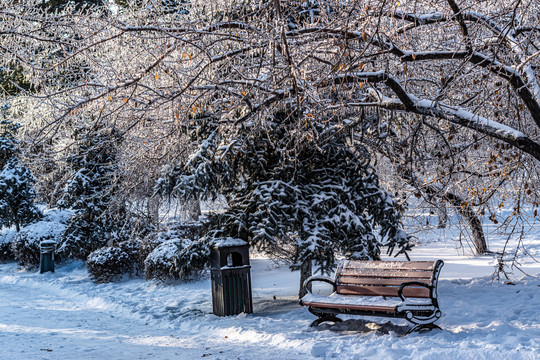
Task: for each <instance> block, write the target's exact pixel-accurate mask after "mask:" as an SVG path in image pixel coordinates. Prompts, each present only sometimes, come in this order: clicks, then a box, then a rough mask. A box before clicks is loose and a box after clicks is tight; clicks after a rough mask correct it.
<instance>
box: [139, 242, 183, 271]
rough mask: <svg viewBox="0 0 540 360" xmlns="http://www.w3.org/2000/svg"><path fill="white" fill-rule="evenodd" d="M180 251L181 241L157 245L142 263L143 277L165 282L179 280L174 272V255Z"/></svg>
mask: <svg viewBox="0 0 540 360" xmlns="http://www.w3.org/2000/svg"><path fill="white" fill-rule="evenodd" d="M181 249H182V240H180V239H172V240H167V241H165V242H163V243H161V244H159V245H158V246H157V247H156V248H155V249H154V250H153V251H152V252H151V253H150V254H149V255H148V256H147V258H146V260H145V261H144V275H145V277H146V278H147V279H158V280H162V281H165V280H167V279H168V278H172V279H179V278H180V274H178V273H177V272H176V271H174V268H175V266H174V263H175V258H176V254H177V253H178V252H179V251H181Z"/></svg>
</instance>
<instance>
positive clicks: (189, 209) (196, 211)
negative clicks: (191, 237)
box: [185, 200, 201, 221]
mask: <svg viewBox="0 0 540 360" xmlns="http://www.w3.org/2000/svg"><path fill="white" fill-rule="evenodd" d="M185 209H186V213H187V217H188V219H189V220H193V221H198V220H199V217H200V216H201V203H200V201H199V200H190V201H189V202H188V203H186V206H185Z"/></svg>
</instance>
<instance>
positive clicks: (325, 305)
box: [305, 302, 395, 313]
mask: <svg viewBox="0 0 540 360" xmlns="http://www.w3.org/2000/svg"><path fill="white" fill-rule="evenodd" d="M305 305H306V306H311V307H316V308H323V309H340V310H349V309H350V310H359V311H377V312H387V313H394V312H395V307H392V306H375V305H350V304H349V305H345V304H329V303H320V302H308V303H305Z"/></svg>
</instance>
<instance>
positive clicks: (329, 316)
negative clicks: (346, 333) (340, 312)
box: [309, 315, 343, 327]
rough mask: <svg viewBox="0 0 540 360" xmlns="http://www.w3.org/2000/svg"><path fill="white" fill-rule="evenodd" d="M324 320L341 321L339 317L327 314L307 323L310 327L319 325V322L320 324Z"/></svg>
mask: <svg viewBox="0 0 540 360" xmlns="http://www.w3.org/2000/svg"><path fill="white" fill-rule="evenodd" d="M326 321H331V322H334V323H338V322H343V320H341V319H340V318H338V317H337V316H335V315H328V316H320V317H319V318H318V319H316V320H314V321H313V322H312V323H311V325H309V326H311V327H314V326H319V325H320V324H322V323H323V322H326Z"/></svg>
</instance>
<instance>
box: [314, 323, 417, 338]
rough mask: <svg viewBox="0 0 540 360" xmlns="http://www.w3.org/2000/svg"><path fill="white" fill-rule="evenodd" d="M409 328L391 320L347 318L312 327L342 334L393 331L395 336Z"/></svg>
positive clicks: (376, 333) (400, 334)
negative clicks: (378, 320) (381, 321)
mask: <svg viewBox="0 0 540 360" xmlns="http://www.w3.org/2000/svg"><path fill="white" fill-rule="evenodd" d="M410 328H411V327H410V326H409V325H396V324H394V323H392V322H391V321H388V322H384V323H375V322H371V321H366V320H362V319H348V320H343V322H338V323H323V324H320V325H319V326H317V327H314V328H312V329H313V331H321V330H330V331H335V332H339V333H344V334H351V333H360V334H363V335H369V334H373V335H389V334H391V333H393V334H395V335H396V336H405V335H406V334H407V331H409V329H410Z"/></svg>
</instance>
